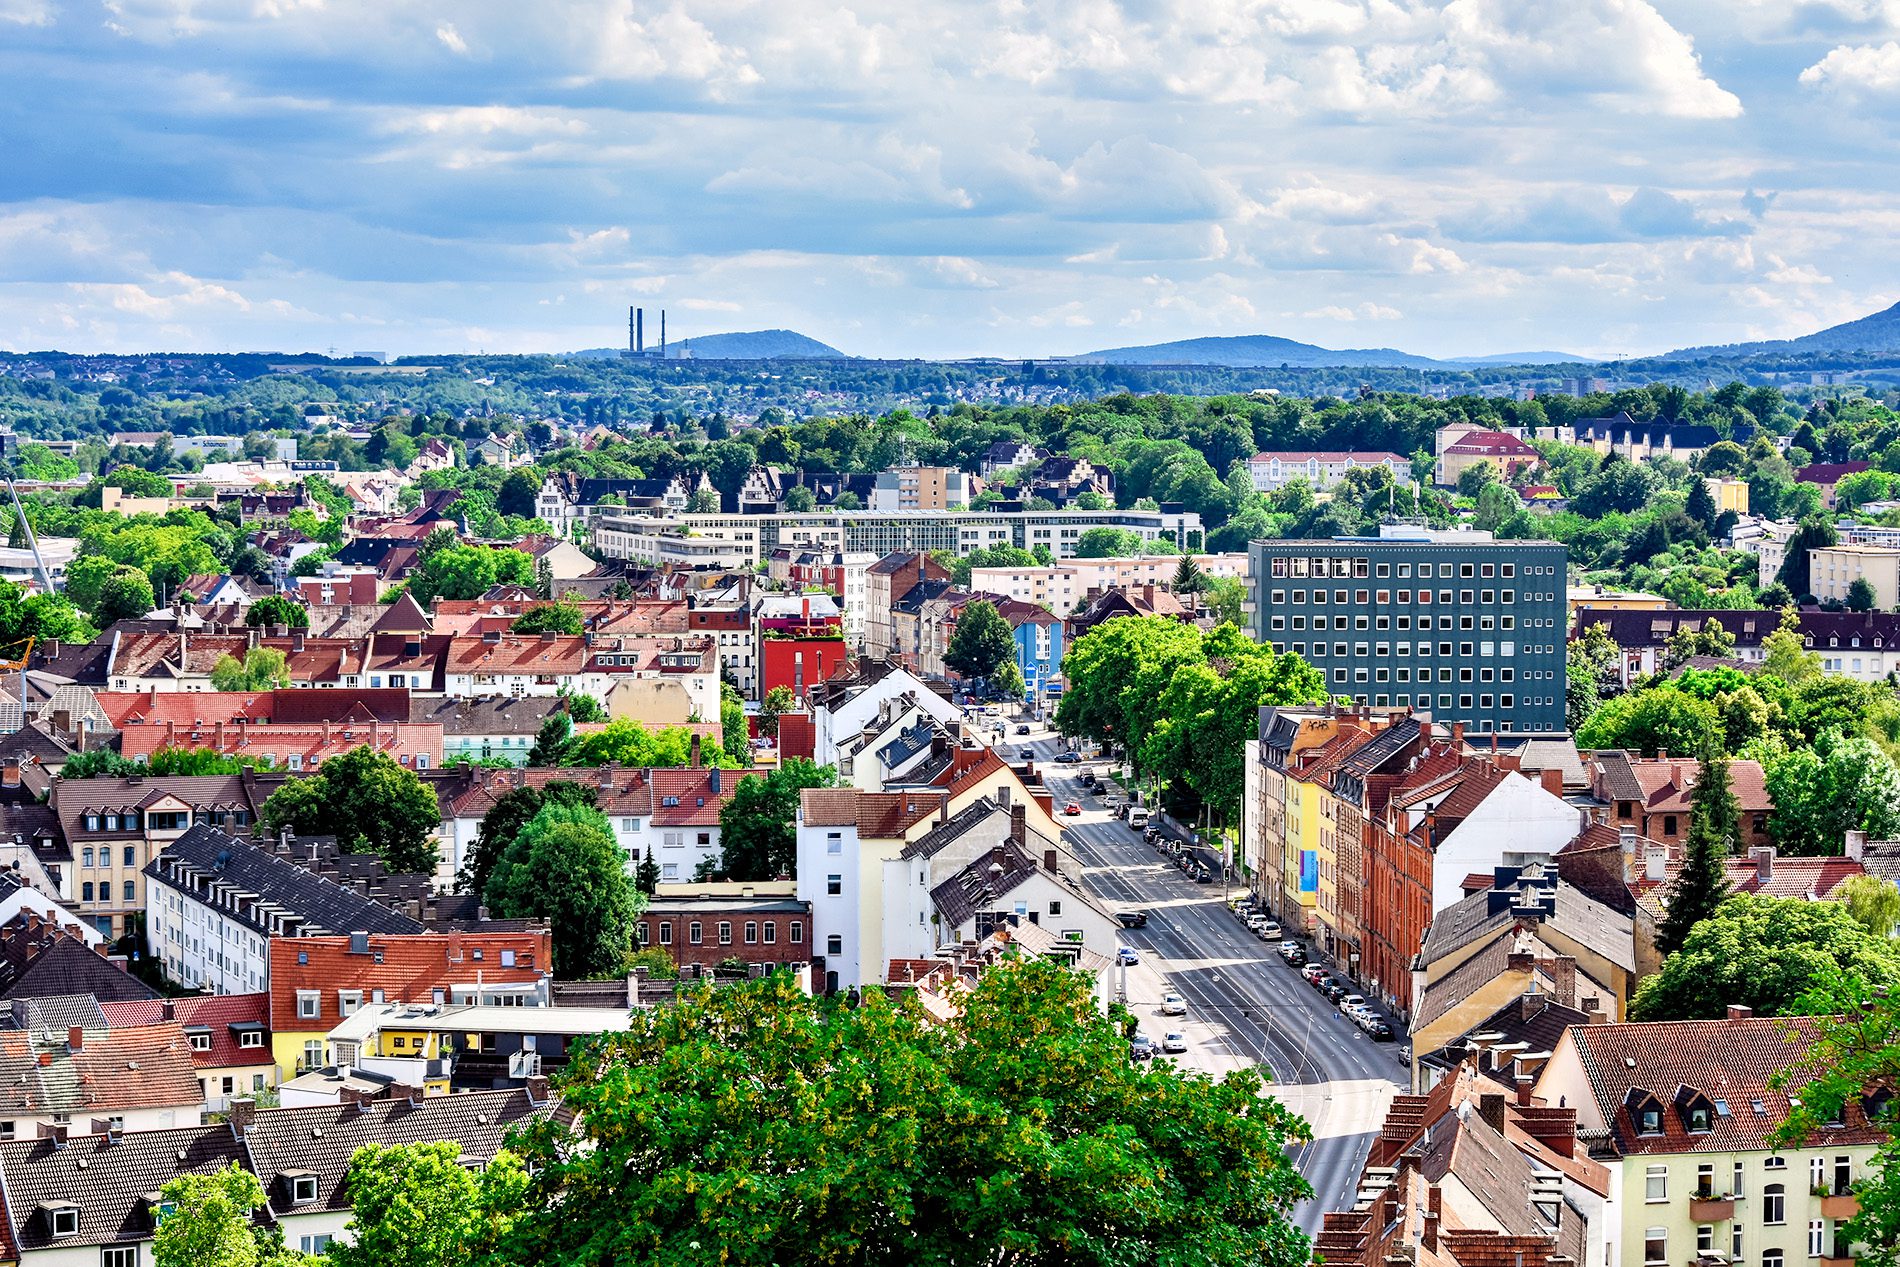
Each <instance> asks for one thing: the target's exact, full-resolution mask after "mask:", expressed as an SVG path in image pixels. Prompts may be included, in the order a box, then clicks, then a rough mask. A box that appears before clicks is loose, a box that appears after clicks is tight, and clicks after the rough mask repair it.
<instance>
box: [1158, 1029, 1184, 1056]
mask: <svg viewBox="0 0 1900 1267" xmlns="http://www.w3.org/2000/svg"><path fill="white" fill-rule="evenodd" d="M1161 1050H1162V1051H1164V1052H1167V1053H1168V1054H1169V1055H1170V1056H1178V1055H1180V1054H1181V1053H1182V1052H1184V1051H1186V1050H1187V1035H1186V1034H1183V1033H1181V1032H1180V1031H1178V1030H1177V1031H1175V1032H1173V1033H1170V1034H1163V1035H1162V1036H1161Z"/></svg>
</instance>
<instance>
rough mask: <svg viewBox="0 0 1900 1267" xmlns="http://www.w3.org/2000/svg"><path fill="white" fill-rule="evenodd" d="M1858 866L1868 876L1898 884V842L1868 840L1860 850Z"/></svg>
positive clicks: (1899, 874)
mask: <svg viewBox="0 0 1900 1267" xmlns="http://www.w3.org/2000/svg"><path fill="white" fill-rule="evenodd" d="M1860 865H1861V866H1862V867H1864V868H1866V870H1867V872H1868V873H1869V874H1870V875H1877V876H1879V877H1880V878H1881V879H1883V880H1891V881H1894V882H1896V883H1900V840H1870V841H1868V842H1867V844H1866V845H1865V846H1864V847H1863V848H1862V850H1861V855H1860Z"/></svg>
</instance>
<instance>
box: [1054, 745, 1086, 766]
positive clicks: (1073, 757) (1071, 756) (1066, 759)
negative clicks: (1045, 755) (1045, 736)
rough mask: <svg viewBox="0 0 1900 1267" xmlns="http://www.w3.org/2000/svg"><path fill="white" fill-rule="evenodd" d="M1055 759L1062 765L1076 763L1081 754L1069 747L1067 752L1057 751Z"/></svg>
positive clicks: (1079, 761) (1078, 762) (1078, 761)
mask: <svg viewBox="0 0 1900 1267" xmlns="http://www.w3.org/2000/svg"><path fill="white" fill-rule="evenodd" d="M1056 760H1057V761H1059V762H1061V763H1062V764H1063V765H1078V764H1080V763H1081V760H1082V754H1081V753H1079V752H1076V751H1075V750H1074V749H1070V750H1069V751H1068V752H1058V753H1057V754H1056Z"/></svg>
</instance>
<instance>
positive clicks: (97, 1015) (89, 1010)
mask: <svg viewBox="0 0 1900 1267" xmlns="http://www.w3.org/2000/svg"><path fill="white" fill-rule="evenodd" d="M10 1002H11V1003H12V1004H13V1013H12V1016H13V1024H14V1027H15V1028H17V1029H25V1030H33V1031H36V1032H39V1033H44V1034H59V1035H62V1036H63V1035H64V1034H65V1033H66V1031H67V1030H69V1029H71V1028H72V1027H73V1026H75V1025H77V1026H79V1028H81V1029H107V1028H109V1026H108V1025H107V1023H106V1014H105V1013H104V1012H103V1011H101V1010H100V1005H99V1000H98V999H95V998H93V997H92V996H91V995H90V994H49V995H47V996H45V997H44V998H38V999H13V1000H10ZM155 1002H156V1001H154V1003H155ZM113 1006H114V1007H119V1006H124V1005H121V1004H114V1005H113ZM130 1006H132V1007H138V1006H141V1005H140V1004H137V1003H133V1004H131V1005H130ZM151 1019H152V1020H155V1021H156V1020H161V1019H163V1018H162V1017H159V1016H156V1015H155V1016H153V1017H152V1018H151Z"/></svg>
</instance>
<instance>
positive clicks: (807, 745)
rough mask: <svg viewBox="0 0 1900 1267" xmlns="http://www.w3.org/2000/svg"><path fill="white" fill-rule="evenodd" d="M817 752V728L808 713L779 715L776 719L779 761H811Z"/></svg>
mask: <svg viewBox="0 0 1900 1267" xmlns="http://www.w3.org/2000/svg"><path fill="white" fill-rule="evenodd" d="M817 751H818V728H817V726H815V725H814V724H813V723H812V719H811V715H810V714H809V713H781V714H779V719H778V755H779V758H780V759H781V760H790V759H791V758H793V757H803V758H805V759H806V760H807V761H809V760H811V759H812V757H813V756H815V755H816V754H817Z"/></svg>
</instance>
